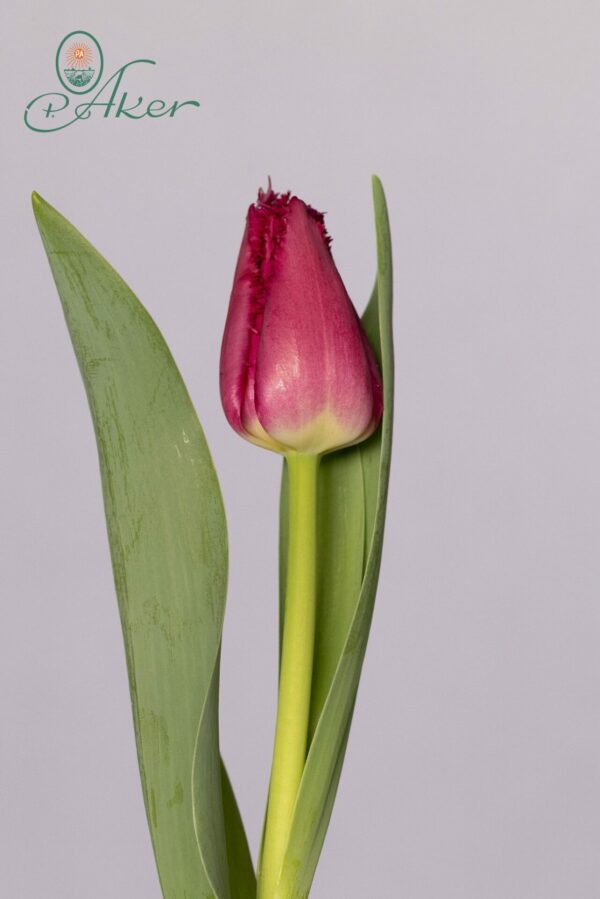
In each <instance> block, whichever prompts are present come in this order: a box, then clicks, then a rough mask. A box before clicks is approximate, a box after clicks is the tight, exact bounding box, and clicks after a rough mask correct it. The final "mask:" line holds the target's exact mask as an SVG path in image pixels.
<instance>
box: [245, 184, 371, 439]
mask: <svg viewBox="0 0 600 899" xmlns="http://www.w3.org/2000/svg"><path fill="white" fill-rule="evenodd" d="M319 224H320V223H319V221H318V220H317V219H316V218H315V217H314V216H312V215H310V214H309V212H308V209H307V207H306V205H305V204H304V203H303V202H302V201H301V200H298V199H297V198H292V200H291V201H290V204H289V211H288V221H287V229H286V234H285V240H284V242H283V244H282V246H281V247H280V250H279V254H278V256H277V258H276V260H275V265H274V266H273V271H272V274H271V278H270V281H269V285H268V292H267V302H266V305H265V310H264V320H263V326H262V332H261V337H260V342H259V347H258V356H257V362H256V388H255V403H256V411H257V413H258V417H259V419H260V422H261V424H262V425H263V427H264V429H265V430H266V431H267V432H268V433H269V434H270V435H271V436H272V437H274V438H275V439H276V440H278V441H279V442H280V443H282V444H284V445H290V443H291V445H292V446H293V447H294V449H298V450H301V451H302V450H305V449H306V447H307V446H310V447H311V448H312V451H313V452H323V451H326V450H327V449H331V448H334V447H339V446H343V445H345V444H347V443H350V442H353V441H354V440H355V439H356V438H357V437H359V436H361V435H364V434H366V433H367V431H368V428H369V426H370V424H371V420H372V416H373V387H372V374H371V368H370V365H369V359H368V355H367V350H366V348H365V343H364V341H363V337H362V332H361V328H360V325H359V321H358V317H357V315H356V312H355V310H354V308H353V306H352V303H351V302H350V299H349V297H348V294H347V292H346V289H345V287H344V284H343V282H342V279H341V278H340V276H339V274H338V272H337V269H336V267H335V264H334V262H333V259H332V256H331V252H330V250H329V247H328V245H327V243H326V241H325V240H324V237H323V232H322V229H321V228H320V227H319ZM292 441H293V442H292Z"/></svg>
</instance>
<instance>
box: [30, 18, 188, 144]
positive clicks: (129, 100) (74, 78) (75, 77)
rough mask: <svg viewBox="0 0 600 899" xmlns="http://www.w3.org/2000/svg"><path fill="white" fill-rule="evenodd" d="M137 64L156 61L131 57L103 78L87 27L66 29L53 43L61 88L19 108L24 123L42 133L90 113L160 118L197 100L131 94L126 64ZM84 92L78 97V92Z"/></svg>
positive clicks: (100, 59)
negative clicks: (83, 29)
mask: <svg viewBox="0 0 600 899" xmlns="http://www.w3.org/2000/svg"><path fill="white" fill-rule="evenodd" d="M140 65H151V66H154V65H156V61H155V60H153V59H133V60H131V61H130V62H126V63H125V64H124V65H122V66H121V67H120V68H118V69H117V70H116V71H115V72H113V74H112V75H110V76H109V77H108V78H107V79H106V80H105V81H103V80H102V75H103V73H104V55H103V53H102V48H101V46H100V44H99V42H98V41H97V40H96V38H95V37H94V35H93V34H90V33H89V31H71V32H70V33H69V34H67V35H66V37H64V38H63V39H62V41H61V42H60V44H59V45H58V50H57V51H56V74H57V76H58V80H59V82H60V85H61V87H62V88H64V90H65V93H63V92H61V91H46V92H44V93H43V94H39V95H38V96H37V97H34V99H33V100H31V101H30V102H29V103H28V104H27V107H26V109H25V115H24V120H25V124H26V125H27V127H28V128H30V129H31V130H32V131H37V132H38V133H41V134H48V133H50V132H52V131H62V129H63V128H68V127H69V126H70V125H74V124H75V122H82V121H86V120H88V119H91V118H92V115H93V113H94V111H97V115H96V118H104V119H108V118H115V119H144V118H149V119H161V118H165V117H167V118H173V117H174V115H175V113H176V112H178V111H179V110H180V109H182V108H183V107H184V106H195V107H198V106H200V103H199V101H198V100H183V101H181V100H171V101H167V100H145V99H144V97H141V96H139V95H138V96H137V99H136V100H134V99H133V97H132V96H131V92H130V91H128V90H125V85H126V83H127V86H129V83H130V82H131V81H133V75H134V73H133V74H132V70H133V68H134V67H136V66H140ZM82 94H85V95H86V97H85V99H84V100H83V101H78V99H77V98H78V97H79V96H80V95H82Z"/></svg>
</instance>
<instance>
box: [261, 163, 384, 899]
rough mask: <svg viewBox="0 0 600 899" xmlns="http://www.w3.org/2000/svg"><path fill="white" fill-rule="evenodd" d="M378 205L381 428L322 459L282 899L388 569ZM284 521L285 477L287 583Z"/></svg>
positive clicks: (306, 876)
mask: <svg viewBox="0 0 600 899" xmlns="http://www.w3.org/2000/svg"><path fill="white" fill-rule="evenodd" d="M373 200H374V207H375V224H376V233H377V280H376V285H375V290H374V292H373V295H372V297H371V300H370V302H369V305H368V307H367V310H366V312H365V314H364V316H363V325H364V327H365V330H366V332H367V334H368V336H369V339H370V341H371V345H372V346H373V349H374V350H375V353H376V355H377V357H378V360H379V363H380V367H381V373H382V377H383V387H384V413H383V421H382V424H381V427H380V428H379V429H378V430H377V432H376V433H375V434H374V435H373V436H372V437H371V438H370V439H369V440H367V441H366V442H365V443H362V444H359V445H358V446H355V447H351V448H349V449H347V450H344V451H343V452H341V453H333V454H331V455H330V456H326V457H325V458H324V459H323V461H322V467H321V472H320V479H319V506H320V509H319V547H320V556H319V560H318V566H319V569H318V570H319V581H318V582H319V590H318V596H317V622H318V635H317V638H316V643H315V665H314V672H313V697H312V717H311V725H312V730H313V734H312V740H311V743H310V748H309V751H308V756H307V760H306V765H305V769H304V773H303V776H302V781H301V784H300V789H299V792H298V797H297V800H296V807H295V811H294V818H293V822H292V827H291V832H290V838H289V842H288V847H287V851H286V855H285V859H284V862H283V866H282V870H281V874H280V878H279V886H278V892H277V897H276V899H280V897H281V899H284V897H285V899H306V897H307V896H308V893H309V890H310V886H311V883H312V879H313V877H314V872H315V869H316V866H317V862H318V860H319V855H320V852H321V849H322V846H323V842H324V839H325V834H326V831H327V826H328V824H329V819H330V816H331V811H332V808H333V803H334V800H335V794H336V791H337V787H338V783H339V778H340V773H341V769H342V764H343V760H344V754H345V750H346V744H347V741H348V734H349V731H350V725H351V722H352V714H353V710H354V704H355V701H356V694H357V690H358V684H359V679H360V673H361V668H362V663H363V659H364V654H365V650H366V645H367V640H368V636H369V628H370V624H371V618H372V614H373V606H374V602H375V593H376V589H377V581H378V577H379V568H380V563H381V553H382V547H383V531H384V524H385V511H386V502H387V490H388V482H389V470H390V458H391V445H392V418H393V402H394V400H393V383H394V362H393V342H392V252H391V239H390V231H389V221H388V215H387V208H386V203H385V196H384V193H383V188H382V186H381V182H380V181H379V179H378V178H376V177H374V178H373ZM286 515H287V505H286V498H285V480H284V490H283V492H282V502H281V534H282V538H281V544H280V565H281V570H282V575H283V576H281V575H280V577H281V580H282V582H283V583H285V558H286V552H285V546H286V536H285V535H286Z"/></svg>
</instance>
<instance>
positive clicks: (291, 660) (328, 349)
mask: <svg viewBox="0 0 600 899" xmlns="http://www.w3.org/2000/svg"><path fill="white" fill-rule="evenodd" d="M330 244H331V240H330V238H329V236H328V234H327V231H326V230H325V224H324V221H323V215H322V214H321V213H320V212H317V211H316V210H315V209H312V208H311V207H310V206H308V205H307V204H306V203H304V202H303V201H302V200H299V199H298V197H292V196H291V195H290V193H286V194H277V193H275V192H274V191H273V190H272V189H271V184H270V182H269V187H268V189H267V190H266V191H262V190H259V192H258V200H257V202H256V203H255V204H254V205H252V206H250V208H249V210H248V217H247V221H246V230H245V233H244V238H243V240H242V246H241V249H240V254H239V258H238V263H237V268H236V271H235V276H234V281H233V290H232V292H231V300H230V303H229V311H228V314H227V322H226V324H225V333H224V337H223V345H222V348H221V367H220V386H221V400H222V403H223V408H224V410H225V415H226V416H227V419H228V421H229V423H230V424H231V425H232V427H233V428H234V429H235V430H236V431H237V432H238V433H239V434H241V435H242V436H243V437H245V438H246V439H247V440H250V441H251V442H252V443H256V444H258V445H259V446H263V447H266V448H268V449H271V450H275V451H276V452H280V453H284V454H285V456H286V466H287V473H288V497H289V500H288V515H289V520H288V528H287V530H288V537H287V574H286V584H285V616H284V628H283V639H282V646H281V661H280V671H279V694H278V700H277V723H276V728H275V744H274V749H273V765H272V769H271V779H270V784H269V799H268V803H267V813H266V820H265V828H264V840H263V846H262V851H261V857H260V860H259V877H258V899H288V894H287V892H286V891H285V890H284V889H283V887H282V886H281V884H280V875H281V871H282V863H283V858H284V854H285V847H286V844H287V839H288V836H289V833H290V827H291V822H292V818H293V811H294V805H295V802H296V796H297V793H298V787H299V784H300V781H301V778H302V772H303V770H304V763H305V761H306V751H307V742H308V724H309V714H310V702H311V684H312V668H313V655H314V639H315V620H316V556H317V499H318V466H319V460H320V458H321V455H322V454H323V453H327V452H330V451H332V450H336V449H340V448H341V447H345V446H349V445H351V444H354V443H358V442H359V441H361V440H364V439H365V438H366V437H368V436H369V435H370V434H372V433H373V431H374V430H375V428H376V427H377V425H378V424H379V420H380V418H381V413H382V387H381V378H380V375H379V371H378V368H377V363H376V362H375V358H374V356H373V352H372V350H371V347H370V346H369V343H368V341H367V338H366V335H365V333H364V331H363V330H362V327H361V324H360V320H359V318H358V315H357V314H356V311H355V309H354V307H353V306H352V303H351V301H350V298H349V296H348V294H347V292H346V288H345V287H344V284H343V282H342V279H341V278H340V276H339V274H338V271H337V269H336V267H335V263H334V261H333V258H332V255H331V249H330ZM282 890H283V891H282Z"/></svg>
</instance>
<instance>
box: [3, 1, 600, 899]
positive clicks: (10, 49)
mask: <svg viewBox="0 0 600 899" xmlns="http://www.w3.org/2000/svg"><path fill="white" fill-rule="evenodd" d="M11 7H12V9H11V11H10V12H9V11H8V9H5V10H4V12H3V13H2V16H3V19H4V21H3V22H2V23H1V24H2V26H3V27H2V34H3V41H2V43H3V51H2V57H3V63H2V64H3V67H4V73H3V75H2V82H1V83H2V90H3V102H2V109H1V116H2V129H1V130H2V137H1V140H2V163H3V164H2V172H3V178H2V195H1V207H0V208H1V215H2V265H1V267H0V277H1V278H2V286H3V290H2V298H3V299H2V303H1V305H0V316H1V318H2V321H1V323H0V335H1V340H2V347H1V349H0V359H1V364H2V367H3V373H2V377H1V381H0V390H1V391H2V410H3V411H2V421H3V440H2V455H3V459H4V463H3V467H2V496H3V504H2V506H3V513H2V533H1V545H2V550H3V563H2V581H3V604H2V628H1V636H0V666H1V677H2V696H1V703H2V707H1V709H0V717H1V720H2V736H1V750H0V751H1V758H0V787H1V793H2V799H1V802H2V812H1V820H0V828H1V834H0V846H1V847H2V849H1V853H2V862H1V865H0V894H2V895H3V896H10V897H19V899H20V897H24V899H34V897H39V896H46V897H52V899H82V897H85V899H88V897H89V899H104V897H123V899H124V897H128V899H134V897H136V899H137V897H140V899H141V897H144V899H159V888H158V885H157V879H156V875H155V871H154V867H153V861H152V856H151V850H150V843H149V838H148V834H147V830H146V823H145V819H144V812H143V805H142V799H141V792H140V787H139V782H138V774H137V769H136V760H135V753H134V742H133V733H132V725H131V720H130V710H129V698H128V690H127V684H126V676H125V665H124V655H123V650H122V644H121V634H120V628H119V622H118V617H117V607H116V601H115V598H114V592H113V585H112V577H111V571H110V565H109V557H108V549H107V541H106V537H105V529H104V521H103V512H102V506H101V495H100V485H99V478H98V472H97V463H96V450H95V446H94V441H93V435H92V428H91V424H90V420H89V415H88V410H87V407H86V401H85V397H84V392H83V388H82V385H81V383H80V379H79V374H78V371H77V368H76V364H75V360H74V356H73V353H72V350H71V347H70V344H69V340H68V336H67V332H66V328H65V326H64V322H63V320H62V316H61V312H60V307H59V303H58V299H57V297H56V294H55V290H54V286H53V284H52V281H51V277H50V273H49V270H48V266H47V262H46V260H45V257H44V254H43V252H42V247H41V244H40V241H39V238H38V235H37V232H36V230H35V226H34V221H33V217H32V214H31V211H30V206H29V193H30V191H31V190H32V189H33V188H35V189H37V190H38V191H40V192H41V193H42V195H43V196H45V197H46V198H47V199H48V200H49V201H50V202H52V203H53V204H55V205H56V206H57V207H58V208H59V209H60V210H61V211H62V212H63V213H64V214H65V215H67V216H68V217H69V218H70V219H72V220H73V221H74V222H75V223H76V224H77V225H78V226H79V227H80V228H81V229H82V231H83V232H84V233H85V234H86V235H87V236H88V237H89V238H90V240H92V242H94V243H95V244H96V245H97V246H98V248H99V249H100V250H101V251H102V252H103V253H104V254H105V255H106V256H107V257H108V259H109V260H110V261H111V262H112V263H113V264H114V265H115V267H116V268H117V269H118V270H119V271H120V272H121V273H122V274H123V275H124V277H125V278H126V279H127V280H128V281H129V283H130V284H131V286H132V287H133V288H134V289H135V290H136V292H137V293H138V295H139V296H140V298H141V299H142V301H143V302H144V303H145V304H146V306H147V307H148V309H149V310H150V311H151V313H152V314H153V316H154V317H155V319H156V321H157V322H158V324H159V326H160V327H161V329H162V331H163V333H164V335H165V337H166V339H167V340H168V342H169V344H170V346H171V348H172V350H173V353H174V355H175V357H176V359H177V361H178V363H179V365H180V368H181V370H182V373H183V375H184V377H185V379H186V381H187V383H188V385H189V388H190V390H191V393H192V396H193V398H194V401H195V403H196V406H197V409H198V413H199V415H200V418H201V420H202V422H203V425H204V427H205V430H206V433H207V436H208V440H209V443H210V445H211V447H212V450H213V453H214V456H215V459H216V464H217V468H218V473H219V477H220V479H221V484H222V488H223V492H224V496H225V502H226V507H227V511H228V516H229V527H230V540H231V560H232V565H231V585H230V594H229V605H228V610H227V617H226V626H225V637H224V640H225V643H224V654H223V688H222V709H223V711H222V729H223V747H224V753H225V756H226V759H227V761H228V763H229V766H230V769H231V773H232V776H233V779H234V782H235V785H236V789H237V792H238V796H239V800H240V803H241V807H242V810H243V813H244V817H245V819H246V822H247V827H248V831H249V835H250V839H251V843H252V847H253V850H254V852H255V851H256V847H257V844H258V839H259V832H260V825H261V818H262V811H263V805H264V798H265V795H266V787H267V776H268V767H269V760H270V752H271V740H272V731H273V719H274V709H275V673H276V559H275V519H276V505H277V486H278V479H279V464H278V461H277V459H276V458H275V457H273V456H272V455H271V454H269V453H264V452H261V451H259V450H257V449H255V448H254V447H251V446H250V445H247V444H245V443H243V442H242V441H241V440H239V439H238V438H237V437H236V436H235V435H234V434H233V432H232V431H230V430H229V428H228V426H227V424H226V422H225V420H224V417H223V415H222V412H221V410H220V406H219V400H218V392H217V366H218V350H219V343H220V336H221V330H222V326H223V321H224V316H225V311H226V304H227V301H228V296H229V289H230V285H231V278H232V274H233V266H234V262H235V258H236V254H237V249H238V244H239V240H240V237H241V231H242V226H243V217H244V214H245V210H246V207H247V205H248V204H249V203H250V202H251V201H252V200H253V198H254V196H255V190H256V188H257V187H258V185H259V184H261V183H262V184H264V183H265V181H266V176H267V175H268V174H271V176H272V177H273V181H274V184H275V186H276V188H278V189H286V188H288V187H290V188H292V190H293V191H294V192H296V193H298V194H299V195H300V196H302V197H303V198H305V199H306V200H307V201H309V202H311V203H312V204H314V205H315V206H317V208H319V209H325V210H327V211H328V217H327V221H328V226H329V229H330V232H331V233H332V235H333V237H334V254H335V258H336V260H337V263H338V266H339V268H340V270H341V272H342V275H343V277H344V279H345V281H346V284H347V286H348V288H349V291H350V293H351V295H352V296H353V298H354V299H355V302H356V304H357V306H358V307H359V308H362V307H363V306H364V302H365V301H366V298H367V296H368V293H369V290H370V287H371V283H372V279H373V274H374V236H373V224H372V212H371V202H370V184H369V176H370V174H371V172H378V173H379V174H380V175H381V177H382V179H383V181H384V184H385V187H386V190H387V194H388V198H389V205H390V213H391V219H392V225H393V235H394V252H395V265H396V296H397V313H396V339H397V353H398V374H397V391H398V407H397V442H396V449H395V456H394V469H393V477H392V483H391V498H390V520H389V525H388V531H387V538H386V546H385V557H384V563H383V569H382V577H381V585H380V592H379V598H378V606H377V609H376V614H375V619H374V626H373V631H372V637H371V642H370V645H369V651H368V655H367V661H366V666H365V671H364V677H363V681H362V685H361V689H360V694H359V701H358V705H357V711H356V716H355V721H354V727H353V731H352V734H351V739H350V745H349V751H348V756H347V761H346V766H345V769H344V774H343V777H342V783H341V789H340V793H339V797H338V800H337V804H336V808H335V812H334V815H333V820H332V824H331V829H330V832H329V836H328V838H327V842H326V845H325V850H324V853H323V856H322V860H321V864H320V867H319V870H318V874H317V877H316V881H315V885H314V891H313V895H314V897H315V899H342V897H343V899H363V897H365V896H369V897H382V899H392V897H406V899H440V897H444V899H597V897H598V896H599V895H600V854H599V852H598V838H599V831H600V771H599V763H598V759H599V756H600V726H599V721H598V719H599V715H600V690H599V683H600V655H599V652H598V646H599V643H600V614H599V605H598V583H599V574H600V571H599V558H598V533H599V525H600V521H599V509H600V484H599V479H598V459H599V457H600V427H599V423H598V414H597V408H598V393H599V389H600V361H599V358H598V334H599V325H600V306H599V303H598V282H599V276H600V253H599V252H598V245H599V225H600V221H599V204H598V190H599V188H600V183H599V182H600V126H599V118H598V88H599V86H600V77H599V76H600V58H599V53H598V46H599V42H600V15H599V12H598V6H597V4H595V3H593V2H577V0H568V2H567V0H564V2H534V0H525V2H522V0H521V2H512V0H510V2H504V3H495V2H485V0H483V2H482V0H472V2H428V0H426V2H423V0H403V2H400V3H395V2H392V0H390V2H387V3H386V2H383V0H379V2H370V3H364V2H360V3H359V2H346V3H340V2H333V0H320V2H313V0H304V2H302V3H289V2H279V3H276V2H265V0H253V2H251V3H243V2H241V0H239V2H235V3H234V2H231V0H225V2H216V0H215V2H203V0H200V2H191V0H173V2H170V3H168V4H164V3H151V4H148V3H142V2H141V0H136V2H131V0H130V2H127V3H126V4H123V3H121V2H116V0H107V2H105V3H104V4H103V5H102V8H101V11H100V7H99V5H98V4H97V3H92V2H90V0H81V2H79V3H78V4H77V5H76V6H74V5H73V4H72V3H67V2H63V0H55V2H50V3H46V4H41V3H38V4H32V3H27V2H25V3H22V4H20V6H19V11H18V12H17V11H16V6H15V4H11ZM75 28H84V29H86V30H89V31H91V32H92V33H94V34H95V35H96V36H97V37H98V39H99V40H100V42H101V44H102V46H103V48H104V52H105V57H106V65H107V70H109V71H112V70H113V69H116V68H117V67H118V66H119V65H120V64H122V63H123V62H125V61H128V60H130V59H132V58H134V57H136V56H149V57H151V58H154V59H156V60H157V63H158V65H157V66H156V67H155V69H154V70H153V71H151V72H149V73H146V74H142V73H140V75H139V76H138V77H136V78H132V79H131V82H130V85H131V88H130V89H131V90H132V91H136V92H137V89H138V87H139V92H141V93H143V94H144V95H146V96H148V99H150V98H153V97H163V98H165V99H173V98H178V99H186V98H189V97H194V96H196V97H198V98H199V99H200V100H201V102H202V108H201V110H200V111H193V110H192V111H187V112H186V111H183V112H181V113H180V114H178V116H177V117H176V118H175V119H174V120H171V119H169V120H157V121H147V120H145V121H143V122H127V121H115V120H113V119H111V120H109V121H103V120H101V119H98V117H97V115H95V117H94V119H93V120H91V121H89V122H86V123H79V124H77V125H75V126H73V127H71V128H68V129H66V130H65V131H63V132H61V133H58V134H53V135H36V134H33V133H31V132H29V131H27V130H26V129H25V127H24V125H23V122H22V114H23V110H24V106H25V104H26V102H27V101H28V100H29V99H31V98H32V97H34V96H35V95H36V94H38V93H40V92H42V91H43V90H50V89H53V87H54V83H55V77H54V70H53V58H54V53H55V50H56V46H57V44H58V42H59V41H60V39H61V38H62V37H63V36H64V35H65V34H66V33H67V32H69V31H71V30H73V29H75Z"/></svg>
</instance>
